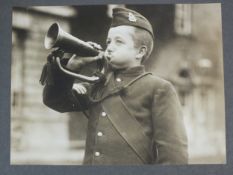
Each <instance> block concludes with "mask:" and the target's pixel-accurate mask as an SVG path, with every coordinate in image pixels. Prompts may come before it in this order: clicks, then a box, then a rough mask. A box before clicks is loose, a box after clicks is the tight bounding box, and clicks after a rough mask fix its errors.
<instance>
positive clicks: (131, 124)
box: [101, 76, 153, 164]
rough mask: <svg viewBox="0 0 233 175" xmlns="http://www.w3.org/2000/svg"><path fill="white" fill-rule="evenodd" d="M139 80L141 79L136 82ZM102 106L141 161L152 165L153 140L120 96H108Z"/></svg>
mask: <svg viewBox="0 0 233 175" xmlns="http://www.w3.org/2000/svg"><path fill="white" fill-rule="evenodd" d="M141 77H143V76H141ZM141 77H140V78H141ZM138 79H139V78H137V79H136V80H138ZM135 82H136V81H132V82H131V83H129V84H128V86H129V85H131V84H133V83H135ZM101 105H102V108H103V110H104V111H105V112H106V113H107V114H108V117H109V119H110V121H111V122H112V124H113V126H114V127H115V128H116V130H117V131H118V132H119V134H120V135H121V136H122V137H123V138H124V139H125V141H126V142H127V143H128V144H129V145H130V147H131V148H132V149H133V150H134V151H135V153H136V154H137V155H138V156H139V157H140V159H141V160H142V161H143V162H144V163H146V164H148V163H150V162H151V161H152V160H153V157H152V152H151V139H149V137H148V136H146V135H145V133H144V132H143V128H142V126H141V125H140V123H139V122H138V121H137V120H136V118H135V117H134V116H132V115H131V114H130V112H129V111H128V108H127V106H126V104H125V103H124V101H123V100H122V98H121V97H120V95H119V94H112V95H111V96H108V98H106V99H104V100H103V101H102V103H101ZM116 111H117V112H116Z"/></svg>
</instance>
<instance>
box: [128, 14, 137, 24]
mask: <svg viewBox="0 0 233 175" xmlns="http://www.w3.org/2000/svg"><path fill="white" fill-rule="evenodd" d="M128 17H129V18H128V19H129V21H131V22H136V21H137V19H136V17H135V16H134V15H133V13H131V12H129V16H128Z"/></svg>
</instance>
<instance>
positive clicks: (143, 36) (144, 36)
mask: <svg viewBox="0 0 233 175" xmlns="http://www.w3.org/2000/svg"><path fill="white" fill-rule="evenodd" d="M134 32H135V34H134V35H133V36H132V37H133V40H134V46H135V47H136V48H139V47H141V46H143V45H144V46H146V47H147V51H146V54H145V56H144V57H143V58H142V62H144V61H145V60H146V59H147V58H149V56H150V55H151V53H152V51H153V48H154V38H153V37H152V36H151V34H150V33H149V32H148V31H146V30H143V29H141V28H138V27H134Z"/></svg>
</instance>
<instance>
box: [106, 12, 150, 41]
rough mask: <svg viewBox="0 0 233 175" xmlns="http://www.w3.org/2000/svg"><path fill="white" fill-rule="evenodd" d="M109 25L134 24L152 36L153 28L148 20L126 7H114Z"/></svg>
mask: <svg viewBox="0 0 233 175" xmlns="http://www.w3.org/2000/svg"><path fill="white" fill-rule="evenodd" d="M112 16H113V18H112V23H111V27H117V26H121V25H128V26H134V27H138V28H141V29H144V30H146V31H148V32H149V33H150V34H151V35H152V37H153V38H154V33H153V28H152V26H151V24H150V22H149V21H148V20H147V19H146V18H145V17H144V16H142V15H141V14H140V13H138V12H136V11H134V10H131V9H127V8H114V9H113V13H112Z"/></svg>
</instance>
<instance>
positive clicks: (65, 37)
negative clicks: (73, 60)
mask: <svg viewBox="0 0 233 175" xmlns="http://www.w3.org/2000/svg"><path fill="white" fill-rule="evenodd" d="M44 46H45V48H46V49H52V48H58V49H60V50H63V51H64V52H66V53H72V54H75V55H77V56H84V57H85V56H87V57H88V56H90V57H92V56H93V57H94V56H97V55H98V54H99V53H100V52H101V51H100V50H98V49H96V48H94V47H92V46H91V45H90V44H89V43H87V42H85V41H82V40H80V39H79V38H76V37H74V36H72V35H71V34H69V33H67V32H65V31H63V30H62V28H61V27H60V26H59V24H58V23H53V24H52V25H51V26H50V27H49V29H48V32H47V34H46V36H45V40H44ZM56 62H57V65H58V67H59V68H60V70H61V71H62V72H64V73H65V74H67V75H69V76H72V77H74V78H77V79H79V80H81V81H85V82H90V83H96V82H100V81H102V80H103V79H104V77H101V76H95V75H92V76H86V75H82V74H78V73H75V72H72V71H70V70H68V69H66V68H65V67H63V66H62V65H61V62H60V58H58V57H57V58H56ZM99 69H100V68H99Z"/></svg>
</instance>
